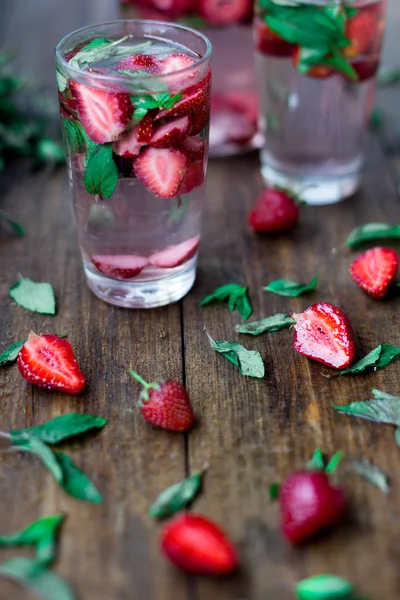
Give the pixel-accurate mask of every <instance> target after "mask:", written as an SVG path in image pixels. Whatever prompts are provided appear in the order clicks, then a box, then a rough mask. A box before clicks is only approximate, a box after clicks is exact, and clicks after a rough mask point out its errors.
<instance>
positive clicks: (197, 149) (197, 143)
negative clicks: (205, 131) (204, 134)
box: [182, 136, 206, 161]
mask: <svg viewBox="0 0 400 600" xmlns="http://www.w3.org/2000/svg"><path fill="white" fill-rule="evenodd" d="M205 146H206V145H205V142H204V141H203V140H202V139H201V138H199V137H195V136H190V137H187V138H186V140H184V142H183V144H182V149H183V150H184V151H185V152H186V154H187V155H188V157H189V158H190V159H191V160H193V161H198V160H203V158H204V152H205Z"/></svg>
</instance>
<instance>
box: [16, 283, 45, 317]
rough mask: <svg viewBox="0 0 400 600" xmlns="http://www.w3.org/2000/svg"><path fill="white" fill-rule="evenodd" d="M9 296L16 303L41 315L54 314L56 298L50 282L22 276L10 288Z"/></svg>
mask: <svg viewBox="0 0 400 600" xmlns="http://www.w3.org/2000/svg"><path fill="white" fill-rule="evenodd" d="M10 296H11V298H12V299H13V300H15V302H16V303H17V304H19V305H20V306H23V308H26V309H27V310H30V311H31V312H36V313H39V314H42V315H55V314H56V300H55V297H54V291H53V288H52V286H51V285H50V283H36V282H35V281H32V279H29V278H27V277H26V278H25V277H23V278H22V279H20V280H19V281H18V283H16V284H15V285H13V286H12V287H11V288H10Z"/></svg>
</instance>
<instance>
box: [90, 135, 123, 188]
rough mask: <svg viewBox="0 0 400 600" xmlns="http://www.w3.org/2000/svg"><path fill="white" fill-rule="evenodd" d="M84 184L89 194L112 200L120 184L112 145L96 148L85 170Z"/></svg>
mask: <svg viewBox="0 0 400 600" xmlns="http://www.w3.org/2000/svg"><path fill="white" fill-rule="evenodd" d="M83 183H84V185H85V188H86V190H87V191H88V192H89V194H98V195H99V196H101V197H102V198H110V197H111V196H112V194H113V192H114V190H115V187H116V185H117V183H118V169H117V166H116V164H115V162H114V161H113V157H112V144H102V145H101V146H100V145H99V146H96V148H95V149H94V150H93V152H92V153H91V154H90V158H89V160H88V162H87V165H86V168H85V174H84V177H83Z"/></svg>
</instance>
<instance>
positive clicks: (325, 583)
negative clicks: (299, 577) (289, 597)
mask: <svg viewBox="0 0 400 600" xmlns="http://www.w3.org/2000/svg"><path fill="white" fill-rule="evenodd" d="M296 595H297V598H298V600H351V598H352V595H353V586H352V585H351V583H349V582H348V581H346V579H342V577H337V576H336V575H316V576H315V577H310V578H309V579H303V581H299V583H298V584H297V585H296Z"/></svg>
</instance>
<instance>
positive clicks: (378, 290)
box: [350, 247, 399, 299]
mask: <svg viewBox="0 0 400 600" xmlns="http://www.w3.org/2000/svg"><path fill="white" fill-rule="evenodd" d="M398 267H399V257H398V256H397V254H396V252H395V251H394V250H390V249H389V248H379V247H377V248H372V249H371V250H367V251H366V252H363V253H362V254H360V256H358V257H357V258H356V259H355V260H354V261H353V262H352V263H351V266H350V275H351V276H352V278H353V279H354V281H355V282H356V284H357V285H358V286H359V287H360V288H362V289H363V290H364V291H365V292H367V294H369V295H370V296H372V298H377V299H380V298H383V297H384V296H386V294H387V292H388V290H389V287H390V285H391V284H392V283H393V281H394V278H395V277H396V273H397V269H398Z"/></svg>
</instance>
